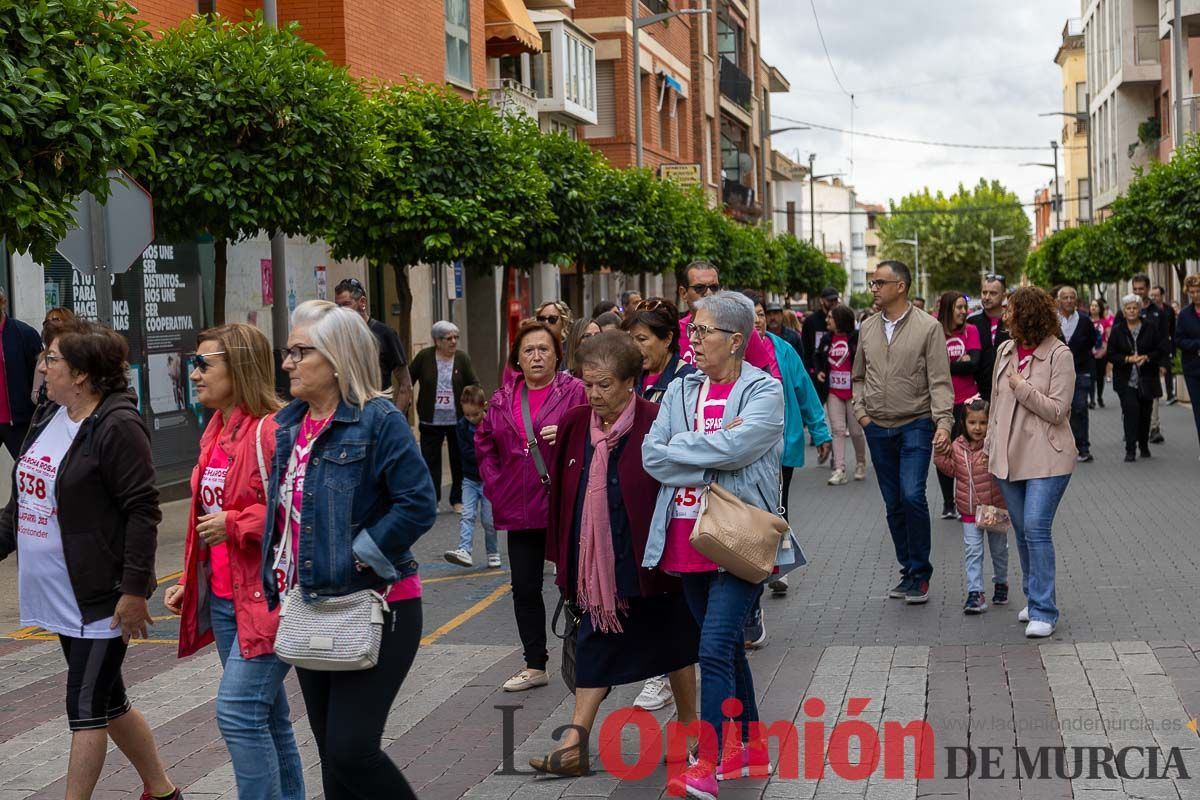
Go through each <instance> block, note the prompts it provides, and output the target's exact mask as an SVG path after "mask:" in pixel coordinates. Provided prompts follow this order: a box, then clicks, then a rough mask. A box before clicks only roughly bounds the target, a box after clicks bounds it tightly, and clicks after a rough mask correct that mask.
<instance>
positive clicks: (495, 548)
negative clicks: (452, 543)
mask: <svg viewBox="0 0 1200 800" xmlns="http://www.w3.org/2000/svg"><path fill="white" fill-rule="evenodd" d="M462 504H463V510H462V516H461V517H460V518H459V520H458V547H459V549H460V550H466V551H467V552H468V553H470V552H471V548H472V547H474V542H475V520H476V519H477V518H478V519H479V520H480V521H481V522H482V523H483V544H484V546H485V547H486V548H487V554H488V555H489V556H490V555H493V554H496V553H499V552H500V545H499V544H497V542H496V526H495V524H493V523H492V504H491V501H489V500H488V499H487V498H486V497H484V496H483V484H482V483H480V482H479V481H476V480H472V479H470V478H463V482H462Z"/></svg>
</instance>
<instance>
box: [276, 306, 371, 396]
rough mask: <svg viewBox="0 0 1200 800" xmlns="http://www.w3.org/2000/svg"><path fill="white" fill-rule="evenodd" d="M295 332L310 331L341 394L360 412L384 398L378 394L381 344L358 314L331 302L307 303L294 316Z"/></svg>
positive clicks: (293, 326) (310, 336)
mask: <svg viewBox="0 0 1200 800" xmlns="http://www.w3.org/2000/svg"><path fill="white" fill-rule="evenodd" d="M292 328H307V329H308V338H309V339H311V340H312V343H313V346H314V347H316V348H317V352H318V353H320V354H321V355H323V356H325V358H327V359H329V363H330V364H332V365H333V371H334V372H335V373H336V374H337V382H338V390H339V392H340V394H341V396H342V399H343V400H345V401H346V402H347V403H349V404H350V405H355V406H358V407H359V408H360V409H361V408H363V407H365V406H366V405H367V401H368V400H371V399H373V398H376V397H383V396H384V393H383V392H381V391H380V390H379V377H380V376H379V342H378V341H377V340H376V339H375V334H373V333H371V329H370V328H368V327H367V323H366V321H365V320H364V319H363V318H362V317H361V316H360V315H359V313H358V312H357V311H351V310H350V309H348V308H342V307H341V306H339V305H337V304H336V303H331V302H330V301H328V300H307V301H305V302H303V303H301V304H300V305H298V306H296V310H295V311H293V312H292Z"/></svg>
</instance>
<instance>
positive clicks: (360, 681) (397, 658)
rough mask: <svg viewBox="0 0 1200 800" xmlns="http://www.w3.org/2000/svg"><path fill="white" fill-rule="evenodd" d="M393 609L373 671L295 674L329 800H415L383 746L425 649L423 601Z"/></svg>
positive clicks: (386, 617) (299, 671)
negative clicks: (396, 706) (394, 705)
mask: <svg viewBox="0 0 1200 800" xmlns="http://www.w3.org/2000/svg"><path fill="white" fill-rule="evenodd" d="M390 606H391V611H389V612H388V613H387V614H385V615H384V618H383V642H382V644H381V645H380V647H379V663H378V664H376V665H375V666H374V667H372V668H371V669H364V670H356V671H354V672H318V671H316V670H311V669H300V668H298V667H297V669H296V677H297V678H298V679H299V680H300V691H301V692H303V693H304V705H305V707H306V708H307V709H308V724H309V726H310V727H311V728H312V732H313V738H314V739H316V742H317V751H318V752H319V753H320V754H321V784H322V786H323V787H324V789H325V797H326V799H327V800H376V798H382V797H386V798H389V800H391V798H398V800H408V798H413V800H415V798H416V795H415V794H414V793H413V790H412V788H410V787H409V785H408V781H406V780H404V775H402V774H401V773H400V770H399V769H397V768H396V765H395V764H394V763H392V760H391V759H390V758H388V756H387V754H386V753H384V752H383V750H382V749H380V746H379V744H380V740H381V739H382V738H383V727H384V724H385V723H386V722H387V717H388V712H390V711H391V710H392V701H393V700H395V699H396V694H397V693H398V692H399V691H400V685H401V684H402V683H404V678H405V676H407V675H408V670H409V668H410V667H412V663H413V659H414V658H416V656H417V648H418V647H419V646H420V644H421V600H420V598H415V599H413V600H399V601H396V602H393V603H390Z"/></svg>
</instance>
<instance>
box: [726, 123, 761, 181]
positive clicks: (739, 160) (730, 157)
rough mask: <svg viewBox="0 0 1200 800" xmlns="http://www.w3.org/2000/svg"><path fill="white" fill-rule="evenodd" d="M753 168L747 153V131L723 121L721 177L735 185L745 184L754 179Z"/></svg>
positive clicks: (735, 124)
mask: <svg viewBox="0 0 1200 800" xmlns="http://www.w3.org/2000/svg"><path fill="white" fill-rule="evenodd" d="M753 167H754V165H753V163H752V160H751V158H750V154H749V153H747V152H746V129H745V128H743V127H742V126H740V125H738V124H737V123H735V122H732V121H730V120H728V119H722V120H721V177H722V178H724V179H725V180H728V181H733V182H734V183H744V182H745V181H746V180H749V179H752V178H753V177H754V168H753ZM747 185H749V184H747Z"/></svg>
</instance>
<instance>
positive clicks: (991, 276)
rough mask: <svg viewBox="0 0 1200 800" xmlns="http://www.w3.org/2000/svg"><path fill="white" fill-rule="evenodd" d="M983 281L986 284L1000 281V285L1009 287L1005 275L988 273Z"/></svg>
mask: <svg viewBox="0 0 1200 800" xmlns="http://www.w3.org/2000/svg"><path fill="white" fill-rule="evenodd" d="M983 280H984V281H985V282H988V281H1000V283H1002V284H1003V285H1005V286H1007V285H1008V281H1007V280H1006V279H1005V277H1004V276H1003V275H998V274H996V273H995V272H989V273H987V274H986V275H984V276H983Z"/></svg>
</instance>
